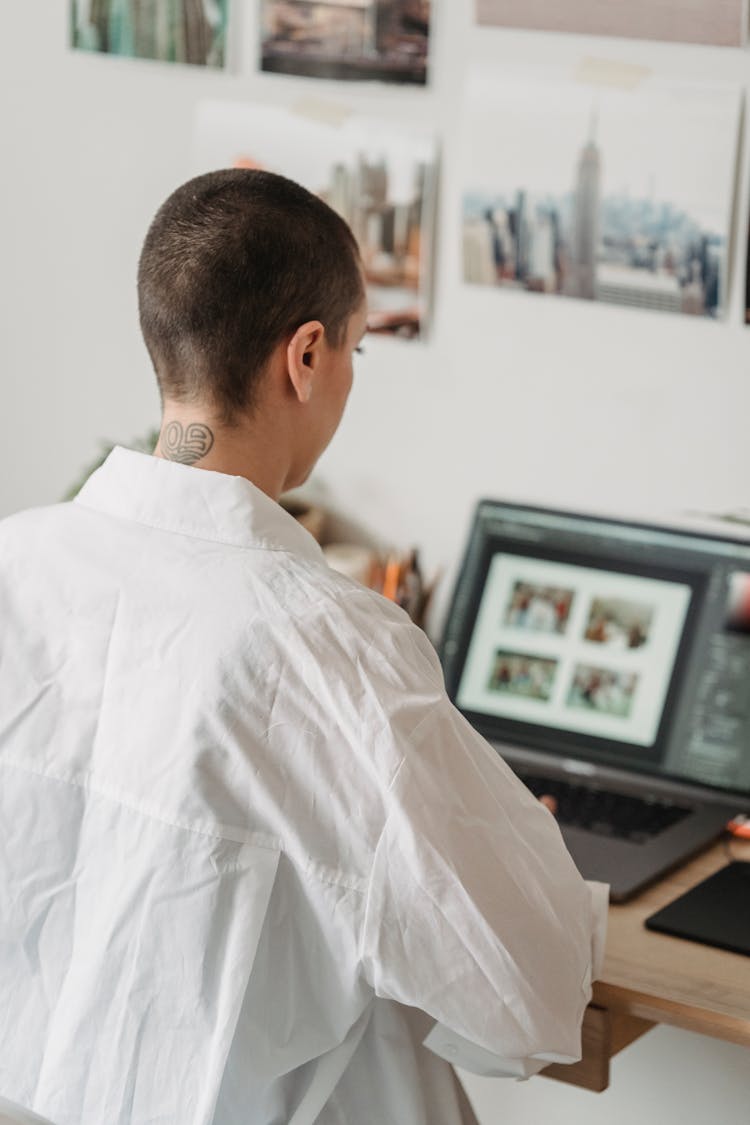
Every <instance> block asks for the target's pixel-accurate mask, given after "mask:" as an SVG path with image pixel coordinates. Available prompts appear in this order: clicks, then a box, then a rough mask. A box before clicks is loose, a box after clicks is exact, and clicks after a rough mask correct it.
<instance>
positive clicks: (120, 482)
mask: <svg viewBox="0 0 750 1125" xmlns="http://www.w3.org/2000/svg"><path fill="white" fill-rule="evenodd" d="M75 502H76V503H77V504H81V505H83V506H84V507H86V508H93V509H95V510H96V511H99V512H103V513H105V514H106V515H109V516H116V517H118V518H119V519H126V520H133V521H135V522H136V523H142V524H147V525H148V526H149V527H157V528H160V529H161V530H163V531H172V532H175V533H176V534H179V535H190V536H194V537H196V538H200V539H212V540H214V541H216V542H217V543H227V544H229V545H231V546H234V547H250V548H255V549H264V550H270V551H289V552H291V553H293V554H296V555H304V556H306V557H307V558H311V559H317V560H322V558H323V553H322V551H321V549H320V547H319V546H318V544H317V543H316V541H315V540H314V539H313V537H312V535H310V533H309V532H307V531H306V530H305V529H304V528H303V527H302V526H301V524H299V523H298V522H297V520H295V519H294V517H293V516H290V515H289V513H288V512H286V511H284V509H283V508H282V507H281V505H280V504H277V503H276V501H275V500H271V498H270V497H268V496H266V494H265V493H264V492H261V490H260V489H259V488H257V487H256V486H255V485H254V484H251V482H250V481H249V480H246V479H245V478H244V477H233V476H229V475H228V474H226V473H216V472H212V471H211V470H209V469H197V468H195V467H193V466H191V465H180V464H178V463H177V462H175V461H166V460H164V459H162V458H161V457H153V456H151V455H150V454H148V453H136V452H135V451H134V450H131V449H124V448H123V447H122V446H115V448H114V449H113V450H112V452H111V453H110V454H109V456H108V457H107V460H106V461H105V462H104V464H103V465H102V466H101V467H100V468H99V469H97V470H96V472H94V473H92V475H91V476H90V477H89V479H88V480H87V481H86V483H85V484H84V486H83V488H82V489H81V491H80V492H79V493H78V495H77V496H76V498H75Z"/></svg>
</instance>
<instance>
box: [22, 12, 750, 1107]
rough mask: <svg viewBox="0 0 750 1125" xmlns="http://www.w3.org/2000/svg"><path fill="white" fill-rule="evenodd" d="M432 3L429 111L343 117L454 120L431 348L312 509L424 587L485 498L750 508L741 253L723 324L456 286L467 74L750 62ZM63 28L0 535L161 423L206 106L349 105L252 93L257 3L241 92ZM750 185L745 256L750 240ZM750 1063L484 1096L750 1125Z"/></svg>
mask: <svg viewBox="0 0 750 1125" xmlns="http://www.w3.org/2000/svg"><path fill="white" fill-rule="evenodd" d="M435 6H436V7H438V8H439V9H441V10H439V11H438V12H437V14H436V19H435V37H434V48H435V50H434V74H435V82H434V85H433V87H432V88H431V89H430V90H428V91H422V90H412V89H406V90H399V89H389V88H375V89H369V90H368V89H367V88H356V87H354V86H352V87H347V88H345V89H343V95H344V96H345V98H344V100H345V101H346V103H347V104H349V105H352V106H354V107H359V108H362V109H364V110H367V111H377V112H378V113H380V114H381V115H385V116H391V117H393V118H396V119H399V118H402V117H405V116H408V117H411V118H412V119H413V120H415V121H422V122H427V121H434V122H435V124H436V125H437V126H438V128H439V129H440V131H441V132H442V134H443V136H444V149H443V152H444V173H445V174H444V180H443V190H442V196H441V206H440V211H441V221H440V246H439V257H438V277H437V306H436V327H435V332H434V336H433V338H432V340H431V341H430V343H429V344H426V345H414V344H407V343H401V342H397V341H387V340H374V341H372V342H370V343H368V355H367V357H366V358H365V359H364V360H363V361H362V363H361V365H360V369H359V374H358V376H357V382H356V386H355V391H354V394H353V397H352V400H351V404H350V408H349V410H348V413H347V417H346V418H345V421H344V424H343V426H342V428H341V430H340V432H339V434H338V435H337V438H336V440H335V442H334V444H333V445H332V447H331V449H330V450H329V451H328V452H327V453H326V455H325V457H324V459H323V460H322V462H321V464H320V467H319V470H318V473H317V479H316V484H317V487H318V488H319V489H320V491H321V492H322V493H324V494H325V495H326V496H327V497H328V498H329V499H330V501H331V502H332V503H333V504H334V505H335V506H336V507H337V508H339V509H340V510H341V511H343V512H344V513H345V514H346V515H347V516H349V517H350V518H352V519H354V520H356V521H358V522H360V523H362V524H364V525H366V526H367V527H369V528H371V529H372V530H374V531H375V532H376V533H377V534H378V535H380V536H381V537H383V538H385V539H388V540H391V541H393V542H394V543H396V544H400V545H402V546H406V545H409V544H410V543H412V542H414V543H418V544H420V545H421V546H422V547H423V548H424V551H425V555H426V559H427V563H428V568H433V567H436V566H438V565H439V566H442V567H444V568H447V570H448V571H450V569H451V567H452V566H453V565H454V563H455V560H456V556H457V553H458V552H459V550H460V546H461V542H462V539H463V535H464V531H465V528H466V525H467V521H468V519H469V513H470V509H471V507H472V505H473V503H474V501H475V500H476V499H477V498H478V497H479V496H499V497H505V498H508V499H535V500H540V501H544V502H548V503H551V504H560V505H563V506H574V507H579V508H584V509H593V510H603V511H607V512H612V513H623V512H632V513H639V514H644V513H645V514H652V515H659V514H674V513H676V512H679V511H681V510H684V509H688V508H725V507H730V506H743V505H744V506H747V505H750V471H749V470H750V441H749V440H748V428H749V427H748V419H750V328H748V329H745V328H744V327H743V326H742V307H743V293H742V288H743V285H742V278H743V274H744V260H743V258H744V255H743V254H742V253H740V254H738V255H737V256H736V259H735V263H734V277H733V284H732V294H731V310H730V317H729V321H728V323H723V324H715V323H709V322H705V323H704V322H702V321H690V320H688V319H687V318H680V317H668V316H659V315H655V314H648V313H639V312H632V311H627V310H624V309H616V308H604V307H591V306H588V305H586V304H583V303H577V302H573V301H559V300H558V301H554V300H546V301H545V300H542V299H535V298H534V297H529V296H524V295H522V294H520V295H516V294H510V293H502V294H499V293H497V292H492V291H490V290H487V291H483V290H480V289H475V288H472V289H469V288H465V287H463V286H461V285H460V284H459V282H458V280H457V276H458V263H459V224H458V217H459V200H458V186H459V180H458V175H459V169H458V166H457V164H458V153H459V149H460V145H459V117H458V112H459V110H458V105H459V92H460V89H461V84H462V79H463V75H464V73H465V70H466V66H467V62H468V60H469V59H472V58H475V59H479V58H482V59H484V60H488V61H493V62H495V63H496V64H497V66H499V67H500V66H502V65H503V61H504V60H514V61H517V60H518V59H519V58H521V59H524V58H526V59H529V60H530V61H536V62H544V61H545V60H558V61H559V60H564V61H565V60H568V61H570V62H571V63H573V62H575V61H576V60H578V59H580V58H582V57H584V56H595V57H606V58H622V59H624V60H626V61H628V62H633V63H637V64H639V65H645V66H648V67H653V68H655V69H656V70H658V71H659V72H660V73H664V74H668V75H669V74H673V75H675V76H681V77H686V76H687V77H689V76H692V77H695V78H696V79H701V78H705V79H712V78H730V79H731V78H735V79H737V80H738V81H740V82H742V83H743V84H750V53H748V52H746V51H732V50H719V49H710V48H694V47H675V46H669V45H663V44H644V43H635V42H626V41H615V40H596V39H584V38H578V37H567V38H566V37H562V36H550V35H542V34H537V35H534V34H526V33H520V32H516V33H505V32H501V31H494V30H493V31H484V32H480V31H479V30H475V29H473V28H472V27H471V26H470V13H471V10H472V8H473V4H472V3H471V2H470V0H443V3H442V4H439V3H436V5H435ZM67 7H68V4H67V0H54V2H53V0H46V2H45V0H41V2H37V3H20V2H16V3H13V4H9V5H6V6H5V8H6V9H7V10H5V11H4V12H3V43H4V48H5V49H4V52H3V54H4V60H3V68H2V74H1V75H0V84H1V92H2V96H1V97H0V115H1V124H2V130H1V132H0V137H1V138H2V160H3V168H2V175H1V176H0V256H1V258H0V260H1V262H2V266H1V267H0V285H2V290H0V317H2V324H1V330H0V379H2V390H3V394H2V403H3V411H2V425H1V426H0V515H3V514H7V513H9V512H11V511H13V510H16V509H18V508H21V507H25V506H28V505H31V504H40V503H48V502H51V501H54V500H56V499H57V498H58V497H59V496H60V494H61V493H62V492H64V491H65V489H66V488H67V487H68V485H69V484H70V483H71V482H72V481H73V480H74V479H75V478H76V476H77V474H78V472H79V470H80V469H81V467H82V466H83V465H84V464H86V462H87V461H88V460H89V459H90V458H91V457H92V456H93V455H94V454H95V453H96V449H97V444H98V442H99V440H100V439H103V438H110V439H116V440H118V441H122V442H124V443H127V442H128V441H129V440H130V439H132V438H133V437H135V436H137V435H140V434H141V433H143V432H144V431H145V430H147V429H148V428H149V427H150V426H152V425H153V424H154V423H155V422H156V421H157V396H156V393H155V390H154V387H153V383H152V378H151V374H150V371H149V367H148V363H147V357H146V353H145V349H144V348H143V346H142V344H141V342H140V338H139V335H138V328H137V318H136V303H135V287H134V276H135V267H136V261H137V256H138V252H139V248H140V242H141V240H142V237H143V235H144V233H145V230H146V227H147V225H148V222H149V220H150V218H151V216H152V214H153V212H154V211H155V209H156V207H157V206H158V204H159V203H160V202H161V201H162V199H163V198H164V197H165V196H166V195H167V194H168V193H169V191H171V190H172V188H173V187H175V186H176V185H177V184H178V183H179V182H180V181H181V180H182V179H184V178H185V177H186V175H187V174H188V172H189V171H190V165H189V145H190V132H191V121H192V114H193V110H194V107H195V104H196V102H197V101H198V100H199V99H200V98H201V97H230V98H236V99H242V98H254V99H261V100H268V101H280V102H284V103H289V102H295V101H297V100H299V99H300V98H303V97H305V96H310V97H316V98H328V99H330V98H336V99H338V100H340V99H341V98H342V87H340V86H336V85H333V84H330V83H317V84H316V83H310V82H305V81H301V80H294V79H284V78H278V77H275V76H270V75H268V76H263V75H255V74H253V59H254V48H253V44H254V36H255V4H254V3H253V0H247V2H246V3H244V4H243V3H235V8H236V16H237V19H236V29H237V31H238V33H239V41H238V47H237V51H236V59H235V62H236V63H237V69H236V72H235V74H234V75H232V74H227V75H223V74H215V73H207V72H202V71H200V70H198V69H191V68H182V67H172V68H169V67H160V66H159V65H157V64H153V63H146V62H134V61H130V60H119V59H108V58H104V57H93V56H88V55H84V54H76V53H73V52H70V51H69V50H68V49H67V47H66V33H67ZM696 159H700V154H699V153H697V154H696ZM742 164H743V174H742V177H741V183H740V188H739V208H738V217H739V220H738V227H739V230H738V237H737V240H736V244H737V246H741V244H742V243H743V241H744V238H745V233H746V225H747V224H746V218H745V213H746V210H747V208H746V196H747V190H746V180H747V177H746V175H745V171H744V165H745V160H744V157H743V161H742ZM447 587H448V583H447V582H444V584H443V589H445V590H447ZM685 1060H688V1064H689V1065H688V1066H686V1065H685ZM749 1062H750V1056H749V1055H748V1053H747V1052H746V1051H742V1050H741V1049H739V1048H736V1047H732V1046H730V1045H724V1044H716V1043H711V1042H708V1041H707V1040H705V1039H702V1038H701V1037H698V1036H691V1035H688V1034H687V1033H682V1034H681V1033H678V1032H674V1031H669V1030H663V1031H660V1032H655V1033H652V1034H651V1035H650V1036H648V1037H646V1039H644V1040H642V1041H641V1042H640V1043H638V1044H636V1045H634V1046H633V1047H631V1048H629V1049H628V1051H627V1052H626V1053H625V1054H624V1055H623V1056H622V1057H621V1058H620V1059H619V1060H618V1061H617V1062H616V1063H615V1069H614V1080H615V1085H614V1087H613V1088H612V1089H611V1091H609V1092H608V1093H607V1094H606V1095H603V1096H602V1097H601V1098H597V1097H596V1096H594V1095H589V1094H586V1093H582V1092H580V1091H576V1090H570V1089H567V1088H564V1087H561V1086H559V1084H557V1083H554V1084H553V1083H552V1082H547V1081H545V1080H534V1081H532V1082H531V1083H527V1084H522V1085H504V1084H502V1083H494V1082H492V1083H490V1082H486V1081H484V1082H483V1081H479V1080H476V1081H473V1082H472V1083H471V1086H470V1088H471V1091H472V1094H473V1096H475V1097H476V1099H477V1105H478V1106H479V1107H480V1112H481V1115H482V1121H483V1122H485V1123H489V1122H493V1121H495V1120H498V1121H500V1120H502V1121H504V1122H508V1123H513V1122H515V1121H518V1122H521V1121H523V1122H534V1121H538V1120H542V1119H544V1118H545V1117H547V1116H552V1115H553V1114H554V1117H555V1119H556V1120H557V1121H558V1122H560V1123H561V1125H567V1123H568V1122H573V1121H576V1122H581V1123H583V1125H585V1123H587V1122H589V1121H591V1122H594V1121H600V1120H602V1118H603V1117H606V1119H607V1120H608V1121H611V1122H613V1123H619V1122H622V1123H623V1125H624V1123H625V1122H630V1121H633V1120H640V1121H643V1122H646V1123H648V1122H651V1121H659V1122H661V1123H663V1125H672V1123H674V1125H677V1123H678V1122H679V1125H705V1122H706V1121H707V1120H709V1119H710V1118H711V1117H715V1118H716V1119H720V1118H721V1119H723V1120H744V1119H746V1116H747V1105H748V1103H749V1101H750V1098H749V1097H748V1095H750V1076H749V1075H750V1066H748V1063H749ZM667 1082H668V1083H669V1096H668V1097H667V1095H666V1090H667V1086H666V1083H667ZM708 1091H710V1096H708V1094H707V1092H708ZM553 1098H554V1104H553V1103H552V1099H553ZM605 1099H606V1100H605Z"/></svg>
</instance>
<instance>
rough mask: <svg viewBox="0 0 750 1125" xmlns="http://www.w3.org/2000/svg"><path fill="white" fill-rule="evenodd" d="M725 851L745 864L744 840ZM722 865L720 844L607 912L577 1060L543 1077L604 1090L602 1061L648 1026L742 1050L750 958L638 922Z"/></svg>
mask: <svg viewBox="0 0 750 1125" xmlns="http://www.w3.org/2000/svg"><path fill="white" fill-rule="evenodd" d="M729 848H730V849H731V853H732V858H735V859H744V860H750V842H744V841H742V842H740V841H737V840H732V841H731V842H730V843H729ZM727 862H728V856H727V852H726V850H725V848H724V845H723V844H716V845H715V846H714V847H712V848H711V849H710V850H709V851H706V852H703V853H701V855H699V856H698V857H697V858H695V859H693V860H691V861H690V862H689V863H687V864H686V865H685V866H684V867H681V868H679V869H678V870H677V871H674V872H672V874H671V875H668V876H667V877H666V878H664V879H663V880H662V881H661V882H659V883H656V884H655V885H654V886H653V887H649V888H648V889H647V890H645V891H644V892H643V893H642V894H640V895H638V896H637V897H636V898H634V899H633V900H632V902H628V903H624V904H622V905H620V906H614V905H613V906H610V908H609V928H608V933H607V951H606V957H605V962H604V971H603V973H602V979H601V980H600V981H597V982H596V984H595V985H594V996H593V1001H592V1004H591V1006H590V1007H589V1009H588V1011H587V1013H586V1018H585V1020H584V1028H583V1058H582V1059H581V1062H579V1063H576V1064H575V1065H574V1066H568V1067H565V1066H551V1067H547V1069H546V1070H545V1071H544V1072H543V1073H544V1074H545V1075H547V1076H548V1077H550V1078H557V1079H560V1080H561V1081H564V1082H572V1083H574V1084H575V1085H578V1086H585V1087H586V1088H587V1089H590V1090H604V1089H606V1087H607V1086H608V1084H609V1060H610V1058H611V1057H612V1056H613V1055H615V1054H617V1052H618V1051H620V1050H622V1048H623V1047H626V1046H627V1045H628V1044H629V1043H632V1042H633V1041H634V1040H635V1039H638V1038H639V1037H640V1036H641V1035H643V1034H644V1033H645V1032H646V1031H648V1030H649V1029H650V1028H652V1027H653V1026H654V1024H656V1023H667V1024H671V1025H672V1026H673V1027H681V1028H684V1029H686V1030H687V1031H698V1032H700V1033H701V1034H703V1035H711V1036H713V1037H714V1038H716V1039H727V1040H729V1041H730V1042H732V1043H739V1044H741V1045H743V1046H745V1047H748V1048H749V1049H750V958H748V957H743V956H742V955H741V954H739V953H726V952H725V951H724V950H720V949H713V948H711V947H710V946H706V945H699V944H698V943H696V942H692V941H684V940H683V939H680V938H672V937H668V936H667V935H666V934H657V933H652V932H651V931H650V930H647V929H646V928H645V926H644V924H643V923H644V920H645V919H646V918H647V917H648V916H649V914H653V913H654V911H656V910H658V909H660V907H662V906H666V904H667V903H668V902H671V901H672V900H673V899H675V898H677V897H678V895H681V894H683V893H684V892H685V891H687V890H689V889H690V888H691V887H694V886H695V884H696V883H699V882H700V881H701V879H705V878H706V876H708V875H711V874H712V873H713V872H714V871H718V869H719V868H720V867H723V866H724V865H725V864H726V863H727ZM748 1061H749V1062H750V1059H749V1060H748Z"/></svg>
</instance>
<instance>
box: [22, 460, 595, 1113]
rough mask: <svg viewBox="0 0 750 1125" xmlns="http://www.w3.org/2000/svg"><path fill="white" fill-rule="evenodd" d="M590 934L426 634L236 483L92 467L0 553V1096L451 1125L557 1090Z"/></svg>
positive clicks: (583, 983) (584, 981)
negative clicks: (556, 1063)
mask: <svg viewBox="0 0 750 1125" xmlns="http://www.w3.org/2000/svg"><path fill="white" fill-rule="evenodd" d="M605 909H606V906H605V895H604V890H603V888H597V887H593V888H592V887H589V886H587V885H586V884H585V883H584V882H583V880H582V879H581V878H580V877H579V875H578V873H577V872H576V870H575V868H574V866H573V864H572V862H571V860H570V858H569V856H568V854H567V852H566V850H565V848H564V846H563V844H562V842H561V838H560V835H559V832H558V829H557V826H556V824H555V822H554V820H553V818H552V817H551V816H550V814H549V813H548V812H547V811H546V810H545V809H544V808H543V807H542V806H541V805H539V804H538V803H537V802H536V801H535V800H534V799H533V798H532V797H531V796H530V795H529V794H528V792H527V791H526V789H525V788H524V787H523V786H522V785H521V784H520V783H519V782H518V781H517V780H516V779H515V778H514V776H513V774H512V773H511V771H510V770H509V769H508V768H507V767H506V766H505V765H504V763H503V762H502V761H501V760H500V758H499V757H498V755H497V754H496V753H495V752H494V751H493V750H492V749H491V748H490V747H489V746H488V745H487V744H486V743H485V742H484V741H483V740H482V739H481V738H480V737H479V736H478V735H477V734H476V733H475V732H474V730H473V729H472V728H471V727H470V726H469V725H468V724H467V723H466V722H465V720H464V719H463V718H462V716H461V715H460V714H459V713H458V712H457V711H456V710H455V709H454V708H453V706H452V705H451V704H450V702H449V701H448V699H447V697H446V695H445V691H444V687H443V681H442V675H441V670H440V666H439V663H438V661H437V658H436V656H435V653H434V651H433V649H432V648H431V646H430V644H429V643H428V641H427V640H426V638H425V636H424V634H423V633H422V632H421V631H420V630H419V629H417V628H416V627H415V626H414V625H412V624H411V622H410V621H409V620H408V618H407V617H406V615H405V614H404V613H403V612H401V611H400V610H399V609H397V608H395V607H394V606H392V605H391V604H390V603H388V602H387V601H385V600H384V599H382V598H380V597H378V596H377V595H375V594H373V593H372V592H371V591H368V590H366V589H364V588H363V587H361V586H359V585H357V584H355V583H353V582H350V581H348V580H347V579H345V578H343V577H342V576H340V575H338V574H336V573H335V572H333V571H331V570H330V569H329V568H328V567H327V566H326V564H325V561H324V559H323V556H322V553H321V551H320V548H319V547H318V545H317V544H316V543H315V542H314V540H313V539H312V538H311V537H310V536H309V535H308V534H307V532H306V531H304V530H303V529H302V528H301V527H300V526H299V525H298V524H297V523H296V522H295V521H294V520H293V519H292V518H291V517H290V516H289V515H287V514H286V513H285V512H284V511H283V510H282V508H280V507H279V506H278V505H277V504H275V503H274V502H273V501H271V500H270V499H269V498H268V497H267V496H265V495H264V494H263V493H261V492H260V491H259V490H258V489H257V488H255V487H254V486H253V485H252V484H250V483H249V482H248V481H247V480H244V479H242V478H239V477H230V476H227V475H223V474H220V473H214V472H208V471H206V470H202V469H198V468H191V467H187V466H183V465H179V464H174V463H171V462H168V461H162V460H159V459H156V458H154V457H149V456H146V455H144V454H138V453H133V452H129V451H126V450H124V449H116V450H115V451H114V452H113V453H112V454H111V455H110V457H109V459H108V460H107V462H106V463H105V464H104V466H103V467H102V468H101V469H99V470H98V471H97V472H96V473H95V474H94V475H93V477H92V478H91V479H90V480H89V482H88V483H87V484H86V485H85V486H84V488H83V490H82V492H81V493H80V495H79V497H78V499H77V500H76V501H75V502H74V503H72V504H63V505H58V506H55V507H52V508H47V509H42V510H37V511H31V512H25V513H21V514H19V515H17V516H13V517H11V518H10V519H8V520H5V521H4V522H3V523H2V524H0V919H1V922H0V1013H2V1015H1V1016H0V1095H4V1096H5V1097H7V1098H10V1099H13V1100H15V1101H17V1102H19V1103H21V1104H23V1105H25V1106H27V1107H28V1108H29V1109H33V1110H35V1111H36V1112H37V1113H40V1114H42V1115H44V1116H45V1117H49V1118H50V1119H51V1120H52V1121H53V1122H55V1123H57V1125H156V1123H157V1122H158V1123H163V1125H209V1123H210V1122H215V1123H216V1125H289V1123H293V1125H311V1123H312V1122H318V1123H319V1125H344V1123H346V1125H456V1123H458V1122H465V1121H468V1120H470V1119H471V1118H470V1109H469V1108H468V1106H467V1104H466V1102H465V1100H464V1099H463V1098H462V1093H461V1091H460V1089H459V1088H458V1087H457V1083H456V1081H455V1079H454V1075H453V1071H452V1069H451V1067H450V1066H449V1065H448V1064H447V1062H445V1061H444V1060H445V1059H451V1060H452V1061H455V1062H456V1063H459V1064H461V1065H464V1066H468V1067H469V1068H473V1069H477V1070H479V1071H480V1072H483V1073H503V1072H506V1073H507V1072H510V1073H514V1072H515V1073H527V1072H529V1071H530V1070H533V1069H534V1068H535V1066H537V1067H538V1066H539V1065H541V1063H542V1061H543V1060H563V1061H567V1060H572V1059H575V1058H576V1057H578V1056H579V1052H580V1021H581V1018H582V1014H583V1010H584V1008H585V1005H586V1003H587V1001H588V999H589V996H590V985H591V979H592V973H593V972H594V971H595V967H596V962H597V959H598V957H599V951H598V950H600V947H601V937H602V928H603V917H604V911H605ZM425 1036H427V1037H428V1044H429V1046H431V1047H432V1049H431V1050H430V1049H429V1048H428V1047H425V1046H423V1040H424V1038H425ZM439 1056H443V1057H442V1058H441V1057H439ZM529 1060H531V1061H529ZM533 1060H536V1063H535V1062H534V1061H533Z"/></svg>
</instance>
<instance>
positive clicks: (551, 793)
mask: <svg viewBox="0 0 750 1125" xmlns="http://www.w3.org/2000/svg"><path fill="white" fill-rule="evenodd" d="M519 777H520V778H521V781H523V783H524V785H526V786H527V787H528V788H529V789H530V790H531V792H532V793H533V794H534V795H535V796H536V797H542V796H548V797H554V798H555V800H556V801H557V812H556V813H555V816H556V818H557V820H559V821H560V823H561V824H565V825H567V826H570V827H575V828H585V829H587V830H588V831H589V832H594V833H596V834H597V835H600V836H617V837H620V838H621V839H625V840H630V841H631V842H632V843H635V844H644V843H646V841H648V840H650V839H652V838H653V837H654V836H658V835H659V833H660V832H664V831H665V829H667V828H671V827H672V825H673V824H677V823H678V821H680V820H682V819H683V818H684V817H686V816H688V815H689V814H690V813H691V812H692V809H689V808H684V807H683V806H682V805H673V804H671V803H670V802H669V801H666V800H664V799H663V798H661V797H653V798H642V797H632V796H629V795H626V794H624V793H613V792H611V791H610V790H608V789H600V788H594V787H593V786H590V785H582V784H580V783H575V782H569V781H561V780H560V779H559V778H551V777H539V775H538V774H532V775H524V774H519Z"/></svg>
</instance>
